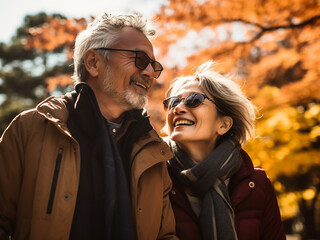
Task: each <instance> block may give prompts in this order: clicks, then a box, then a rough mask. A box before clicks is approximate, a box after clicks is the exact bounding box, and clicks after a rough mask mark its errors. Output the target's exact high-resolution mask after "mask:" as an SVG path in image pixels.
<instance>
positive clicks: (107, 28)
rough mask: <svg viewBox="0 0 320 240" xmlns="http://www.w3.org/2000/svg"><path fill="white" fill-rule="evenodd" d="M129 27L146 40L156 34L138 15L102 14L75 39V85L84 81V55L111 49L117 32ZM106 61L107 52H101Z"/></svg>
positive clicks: (153, 28) (152, 27) (150, 23)
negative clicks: (89, 52) (99, 49)
mask: <svg viewBox="0 0 320 240" xmlns="http://www.w3.org/2000/svg"><path fill="white" fill-rule="evenodd" d="M125 27H131V28H135V29H137V30H139V31H141V32H142V33H143V34H144V35H145V36H146V37H147V38H149V39H150V38H151V37H152V36H154V35H155V34H156V30H155V27H154V25H153V22H152V21H150V20H148V19H147V18H145V17H144V16H142V15H140V14H128V15H113V14H108V13H104V14H102V15H100V16H98V17H97V18H95V19H94V20H93V21H92V22H91V23H90V24H88V26H87V28H86V29H85V30H84V31H82V32H81V33H80V34H79V35H78V36H77V38H76V41H75V47H74V56H73V60H74V74H73V80H74V81H75V83H78V82H85V81H86V69H85V66H84V59H83V58H84V55H85V53H86V51H87V50H89V49H92V48H108V47H112V46H113V45H114V44H115V42H116V41H117V39H118V35H119V34H118V33H119V30H121V29H123V28H125ZM101 54H102V55H103V56H104V58H105V59H108V51H101Z"/></svg>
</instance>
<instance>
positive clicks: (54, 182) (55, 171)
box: [47, 148, 63, 214]
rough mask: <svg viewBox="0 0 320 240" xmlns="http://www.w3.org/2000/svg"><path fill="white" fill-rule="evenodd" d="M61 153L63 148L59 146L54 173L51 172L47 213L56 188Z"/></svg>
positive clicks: (50, 209)
mask: <svg viewBox="0 0 320 240" xmlns="http://www.w3.org/2000/svg"><path fill="white" fill-rule="evenodd" d="M62 153H63V148H59V151H58V156H57V159H56V166H55V168H54V173H53V178H52V184H51V190H50V196H49V202H48V208H47V214H51V213H52V206H53V200H54V196H55V194H56V188H57V182H58V176H59V171H60V165H61V159H62Z"/></svg>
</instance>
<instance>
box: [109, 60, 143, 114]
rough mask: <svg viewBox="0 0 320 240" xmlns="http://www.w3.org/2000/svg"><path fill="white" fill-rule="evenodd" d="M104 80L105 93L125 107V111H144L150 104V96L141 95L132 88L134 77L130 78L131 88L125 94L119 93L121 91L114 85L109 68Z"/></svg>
mask: <svg viewBox="0 0 320 240" xmlns="http://www.w3.org/2000/svg"><path fill="white" fill-rule="evenodd" d="M105 76H106V77H105V78H104V80H103V92H104V93H105V94H107V95H108V96H109V97H110V98H113V99H115V100H116V101H118V104H119V105H121V106H123V107H125V109H127V110H130V109H142V108H144V106H146V105H147V103H148V96H147V95H146V94H139V93H137V92H135V91H134V89H132V88H130V85H131V84H134V83H133V79H134V77H131V78H130V82H129V87H128V88H127V89H126V90H125V91H124V92H119V90H118V89H117V88H116V87H115V86H114V84H113V83H112V80H114V79H112V78H113V76H112V74H111V71H110V70H109V66H107V67H106V74H105Z"/></svg>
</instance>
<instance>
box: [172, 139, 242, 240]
mask: <svg viewBox="0 0 320 240" xmlns="http://www.w3.org/2000/svg"><path fill="white" fill-rule="evenodd" d="M169 145H170V147H171V149H172V151H173V153H174V156H175V158H173V159H171V160H170V162H169V166H170V167H171V168H172V169H174V171H175V174H176V175H177V176H178V179H179V181H180V182H182V183H183V184H184V186H185V187H186V188H188V189H190V190H192V192H193V193H195V194H196V195H197V196H198V197H199V198H200V199H202V207H201V211H200V216H199V218H200V224H201V231H202V236H203V239H206V240H207V239H208V240H218V239H219V240H220V239H225V240H235V239H237V234H236V231H235V227H234V212H233V209H232V206H231V201H230V197H229V193H228V188H227V185H226V184H225V180H226V179H229V178H230V177H231V176H232V175H233V174H234V173H236V172H237V171H238V170H239V169H240V166H241V163H242V160H241V157H240V149H241V147H240V145H239V144H235V143H234V142H233V141H231V140H226V141H224V142H222V143H221V144H220V145H218V147H217V148H216V149H215V150H214V151H213V152H212V153H211V154H210V155H209V156H208V157H207V158H206V159H204V160H203V161H202V162H200V163H198V164H196V163H194V161H192V160H191V159H190V158H189V156H188V155H187V154H186V153H185V152H183V151H182V150H181V149H180V148H179V147H178V146H177V145H176V144H175V143H174V142H173V141H169Z"/></svg>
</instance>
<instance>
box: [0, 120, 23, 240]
mask: <svg viewBox="0 0 320 240" xmlns="http://www.w3.org/2000/svg"><path fill="white" fill-rule="evenodd" d="M19 119H20V115H18V116H17V117H16V118H15V119H14V120H13V121H12V122H11V123H10V125H9V126H8V128H7V129H6V130H5V131H4V133H3V135H2V137H1V138H0V240H4V239H8V236H9V235H11V234H12V233H13V229H14V228H15V222H14V221H15V218H16V211H17V205H18V200H19V189H20V187H21V181H22V162H23V159H22V158H23V139H22V137H21V128H22V127H21V124H20V120H19Z"/></svg>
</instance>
